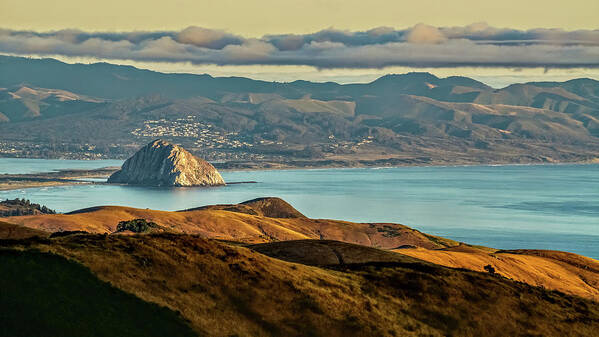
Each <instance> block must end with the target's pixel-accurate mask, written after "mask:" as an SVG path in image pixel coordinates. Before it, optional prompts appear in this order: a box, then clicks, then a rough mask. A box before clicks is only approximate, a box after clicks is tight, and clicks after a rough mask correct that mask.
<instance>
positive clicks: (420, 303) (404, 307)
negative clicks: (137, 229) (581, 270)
mask: <svg viewBox="0 0 599 337" xmlns="http://www.w3.org/2000/svg"><path fill="white" fill-rule="evenodd" d="M5 244H7V243H6V242H5ZM10 244H11V245H13V247H14V245H16V246H17V247H20V248H36V249H40V250H42V251H50V252H54V253H57V254H60V255H63V256H66V257H69V258H72V259H74V260H75V261H79V262H81V263H82V264H83V265H85V266H87V267H88V268H89V269H90V270H91V271H92V272H93V273H95V274H96V275H97V276H98V277H99V278H100V279H102V280H105V281H109V282H111V283H112V284H113V285H114V286H116V287H118V288H120V289H122V290H125V291H127V292H130V293H132V294H135V295H137V296H138V297H140V298H141V299H144V300H146V301H149V302H154V303H158V304H160V305H165V306H167V307H169V308H171V309H173V310H178V311H180V312H181V314H182V315H183V317H185V318H186V319H188V320H189V321H190V322H191V325H192V327H193V328H194V329H195V330H196V331H197V332H199V333H200V334H206V335H211V336H230V335H238V336H277V335H278V336H300V335H301V336H310V335H312V336H394V335H401V336H418V335H431V336H446V335H454V336H483V335H484V336H507V335H509V336H530V335H543V336H568V335H571V336H584V335H587V336H588V335H592V333H594V332H595V331H596V329H597V328H599V304H598V303H596V302H591V301H589V300H584V299H581V298H576V297H572V296H568V295H564V294H561V293H557V292H553V291H547V290H543V289H541V288H535V287H531V286H529V285H526V284H523V283H517V282H513V281H509V280H506V279H503V278H500V277H494V276H491V275H488V274H484V273H476V272H471V271H465V270H455V269H448V268H444V267H440V266H435V265H432V264H427V263H410V262H386V263H383V264H377V263H358V264H351V265H342V266H337V269H338V270H331V269H321V268H317V267H310V266H306V265H301V264H294V263H289V262H285V261H281V260H277V259H274V258H270V257H267V256H265V255H262V254H260V253H257V252H254V251H252V250H250V249H247V248H243V247H237V246H231V245H228V244H225V243H222V242H217V241H213V240H206V239H201V238H198V237H193V236H187V235H172V234H161V235H137V236H118V235H117V236H103V235H76V236H70V237H63V238H59V239H52V240H37V241H27V242H21V243H14V242H13V243H10ZM15 248H16V247H15ZM338 248H340V247H338ZM343 249H345V254H346V255H351V249H352V247H351V246H349V247H347V246H346V247H344V248H343ZM360 249H362V248H360ZM356 254H358V255H360V254H362V251H361V250H360V251H358V252H357V253H356ZM385 254H387V253H385V252H383V255H385ZM173 275H176V276H177V277H173Z"/></svg>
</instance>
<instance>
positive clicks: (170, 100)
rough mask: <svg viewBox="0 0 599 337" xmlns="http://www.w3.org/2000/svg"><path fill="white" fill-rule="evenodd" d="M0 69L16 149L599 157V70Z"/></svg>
mask: <svg viewBox="0 0 599 337" xmlns="http://www.w3.org/2000/svg"><path fill="white" fill-rule="evenodd" d="M0 72H1V73H2V74H3V77H2V78H1V79H0V88H4V89H2V90H0V113H2V115H0V120H1V121H2V122H0V134H1V135H2V136H1V138H0V154H2V153H3V152H2V151H4V153H5V155H6V154H10V155H12V156H14V155H19V153H27V155H28V156H40V157H56V156H58V157H60V156H69V157H77V156H78V155H80V156H83V155H84V154H86V155H87V156H88V157H89V156H92V157H94V156H95V157H111V158H123V157H126V156H128V155H130V154H131V153H132V151H133V150H134V149H135V148H136V147H138V146H139V145H141V144H145V143H147V142H148V141H149V140H151V139H154V138H157V137H161V138H164V139H167V140H169V141H173V142H175V143H179V144H182V145H183V146H184V147H186V148H189V149H190V150H192V152H195V153H196V154H199V155H201V156H202V157H206V158H208V159H209V160H217V159H218V160H223V161H226V162H228V164H226V165H228V166H229V167H244V165H245V166H248V165H249V166H251V165H254V166H258V167H260V166H262V167H264V166H267V165H271V164H273V163H279V164H286V165H288V166H306V165H309V163H310V162H311V163H312V165H315V166H319V165H320V166H323V165H338V166H355V165H401V164H413V163H420V164H422V163H427V164H435V163H438V164H442V163H454V164H459V163H498V162H501V163H507V162H512V163H518V162H564V161H583V162H585V161H586V162H589V161H593V160H598V159H597V158H598V156H597V153H598V149H599V138H598V136H599V82H598V81H594V80H591V79H575V80H571V81H567V82H536V83H534V82H533V83H521V84H514V85H511V86H508V87H506V88H501V89H495V88H491V87H489V86H487V85H485V84H483V83H481V82H478V81H475V80H473V79H469V78H466V77H456V76H454V77H448V78H438V77H436V76H434V75H431V74H428V73H409V74H402V75H387V76H383V77H381V78H379V79H377V80H375V81H373V82H371V83H362V84H337V83H332V82H328V83H313V82H307V81H295V82H290V83H278V82H264V81H255V80H251V79H247V78H238V77H229V78H216V77H211V76H209V75H192V74H162V73H157V72H153V71H148V70H142V69H136V68H134V67H130V66H118V65H112V64H107V63H98V64H65V63H62V62H59V61H56V60H52V59H27V58H18V57H9V56H0ZM65 125H68V126H69V128H68V130H69V132H65V131H64V130H65ZM2 142H4V143H5V144H10V145H12V148H14V146H15V145H16V146H17V147H18V149H17V150H11V151H12V152H7V151H8V150H7V149H5V150H3V148H4V147H8V145H2ZM3 146H4V147H3Z"/></svg>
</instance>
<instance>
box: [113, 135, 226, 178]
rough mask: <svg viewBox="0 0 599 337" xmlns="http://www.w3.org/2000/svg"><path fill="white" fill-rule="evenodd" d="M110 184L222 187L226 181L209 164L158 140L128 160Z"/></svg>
mask: <svg viewBox="0 0 599 337" xmlns="http://www.w3.org/2000/svg"><path fill="white" fill-rule="evenodd" d="M108 182H109V183H121V184H132V185H145V186H219V185H224V184H225V181H224V180H223V178H222V177H221V175H220V173H218V171H217V170H216V168H214V166H212V165H211V164H210V163H208V162H207V161H205V160H203V159H200V158H198V157H195V156H194V155H192V154H191V153H189V152H188V151H187V150H185V149H184V148H182V147H181V146H178V145H175V144H171V143H169V142H166V141H164V140H161V139H157V140H155V141H153V142H151V143H150V144H148V145H146V146H144V147H143V148H141V149H140V150H139V151H137V153H135V154H134V155H133V156H132V157H131V158H129V159H127V160H126V161H125V163H124V164H123V166H122V167H121V169H120V170H119V171H116V172H115V173H113V174H112V175H111V176H110V178H108Z"/></svg>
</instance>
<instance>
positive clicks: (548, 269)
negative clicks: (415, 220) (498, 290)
mask: <svg viewBox="0 0 599 337" xmlns="http://www.w3.org/2000/svg"><path fill="white" fill-rule="evenodd" d="M394 251H395V252H397V253H400V254H403V255H407V256H411V257H414V258H417V259H421V260H424V261H428V262H431V263H435V264H439V265H442V266H447V267H453V268H465V269H470V270H474V271H483V272H484V271H485V269H484V267H485V266H487V265H491V266H492V267H493V268H494V270H495V272H496V273H498V274H500V275H502V276H504V277H507V278H510V279H514V280H517V281H521V282H525V283H528V284H531V285H534V286H542V287H545V288H547V289H554V290H559V291H562V292H565V293H569V294H574V295H578V296H582V297H587V298H590V299H593V300H595V301H599V261H597V260H594V259H591V258H588V257H584V256H580V255H577V254H573V253H566V252H557V251H544V250H516V251H491V252H489V251H488V250H483V249H476V248H472V247H466V246H462V248H460V247H452V248H448V249H437V250H433V249H425V248H411V249H397V250H394Z"/></svg>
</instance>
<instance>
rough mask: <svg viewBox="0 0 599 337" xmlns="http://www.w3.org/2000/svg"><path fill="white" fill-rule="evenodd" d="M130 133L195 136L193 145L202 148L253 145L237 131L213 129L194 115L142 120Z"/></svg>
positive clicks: (153, 135)
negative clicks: (139, 125)
mask: <svg viewBox="0 0 599 337" xmlns="http://www.w3.org/2000/svg"><path fill="white" fill-rule="evenodd" d="M131 134H133V135H135V136H138V137H149V138H160V137H169V138H173V137H181V138H195V140H194V141H193V145H194V146H196V147H202V148H204V149H239V148H244V147H246V148H247V147H252V146H253V144H251V143H249V142H247V141H244V140H243V139H242V138H241V137H240V136H239V133H238V132H223V131H218V130H215V128H214V126H213V125H212V124H210V123H205V122H200V121H198V120H197V119H196V116H187V117H185V118H178V119H176V120H166V119H158V120H147V121H144V125H143V127H141V128H137V129H135V130H133V131H131Z"/></svg>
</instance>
